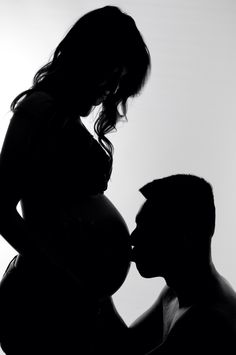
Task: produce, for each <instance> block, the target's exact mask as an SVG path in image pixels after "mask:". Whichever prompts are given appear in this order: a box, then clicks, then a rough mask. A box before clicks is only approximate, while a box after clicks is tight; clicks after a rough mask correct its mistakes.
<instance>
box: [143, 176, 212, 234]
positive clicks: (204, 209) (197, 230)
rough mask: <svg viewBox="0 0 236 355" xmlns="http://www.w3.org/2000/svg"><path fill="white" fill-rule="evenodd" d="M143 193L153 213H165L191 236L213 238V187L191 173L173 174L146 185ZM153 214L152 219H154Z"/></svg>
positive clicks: (167, 217) (171, 221) (174, 224)
mask: <svg viewBox="0 0 236 355" xmlns="http://www.w3.org/2000/svg"><path fill="white" fill-rule="evenodd" d="M140 192H141V193H142V194H143V196H144V197H145V198H146V199H147V202H148V203H151V205H152V207H153V208H152V210H153V213H154V215H155V212H156V213H158V212H160V211H161V212H162V211H163V214H162V216H163V215H164V216H166V219H168V223H169V224H172V225H173V228H178V227H180V228H183V227H184V228H187V230H188V231H189V232H191V234H196V235H199V234H200V235H203V236H205V237H206V236H208V237H209V238H210V237H212V235H213V234H214V230H215V204H214V196H213V190H212V187H211V185H210V184H209V183H208V182H207V181H206V180H204V179H203V178H201V177H198V176H195V175H191V174H177V175H170V176H167V177H164V178H161V179H156V180H153V181H152V182H150V183H148V184H146V185H144V186H143V187H142V188H141V189H140ZM154 215H152V217H155V216H154Z"/></svg>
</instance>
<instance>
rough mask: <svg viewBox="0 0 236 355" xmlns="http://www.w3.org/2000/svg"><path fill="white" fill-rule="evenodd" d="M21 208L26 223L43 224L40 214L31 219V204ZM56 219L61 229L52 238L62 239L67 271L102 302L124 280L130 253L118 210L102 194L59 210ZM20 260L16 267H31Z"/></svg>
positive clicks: (23, 260) (125, 229)
mask: <svg viewBox="0 0 236 355" xmlns="http://www.w3.org/2000/svg"><path fill="white" fill-rule="evenodd" d="M22 205H23V206H22V207H23V214H24V218H25V220H31V221H32V220H33V221H35V222H34V223H35V225H36V226H39V225H40V224H41V226H42V225H43V222H42V220H41V221H37V216H38V215H40V216H42V214H40V213H38V211H37V213H35V215H36V216H33V215H32V211H33V209H32V208H30V206H31V205H32V204H31V203H30V201H25V203H24V204H22ZM59 219H60V223H57V222H56V221H57V220H58V218H56V219H55V217H54V218H53V225H56V224H58V225H59V226H60V227H59V228H60V229H61V230H60V231H58V227H56V228H55V230H57V232H56V233H55V238H57V233H60V234H61V235H62V240H63V243H62V244H63V245H62V248H63V256H64V260H65V262H66V263H67V265H68V266H69V268H70V269H72V270H73V273H74V274H76V276H77V277H78V279H79V280H80V281H81V282H82V284H83V285H85V287H86V289H88V290H89V291H90V293H91V294H92V295H94V296H96V297H99V298H101V297H103V296H108V295H112V294H114V293H115V292H116V291H117V290H118V289H119V288H120V286H121V285H122V283H123V282H124V280H125V278H126V276H127V273H128V270H129V267H130V252H131V246H130V243H129V231H128V228H127V225H126V223H125V221H124V219H123V217H122V216H121V214H120V213H119V211H118V210H117V208H116V207H115V206H114V205H113V203H112V202H111V201H110V200H109V199H108V198H107V197H106V196H105V195H104V194H98V195H94V196H90V197H86V198H85V199H83V200H82V201H80V202H79V203H77V204H73V205H69V206H64V205H63V206H60V216H59ZM45 223H46V224H47V223H48V222H45ZM44 228H46V225H45V226H43V227H42V230H45V229H44ZM52 228H54V227H52ZM55 247H57V243H56V239H55ZM20 259H21V260H20V261H21V262H20V263H18V265H19V267H20V265H23V264H24V265H25V266H26V267H27V265H28V263H30V259H29V258H28V260H26V258H25V257H20ZM31 260H32V259H31ZM37 263H38V260H37ZM34 264H35V263H34ZM39 264H40V263H39ZM22 267H23V266H22ZM38 269H39V270H40V265H39V267H38ZM42 269H43V268H42Z"/></svg>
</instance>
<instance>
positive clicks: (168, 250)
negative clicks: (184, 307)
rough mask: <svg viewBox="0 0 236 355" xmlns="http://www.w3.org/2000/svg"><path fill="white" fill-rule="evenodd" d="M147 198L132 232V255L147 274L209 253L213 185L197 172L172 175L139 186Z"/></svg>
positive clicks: (159, 274)
mask: <svg viewBox="0 0 236 355" xmlns="http://www.w3.org/2000/svg"><path fill="white" fill-rule="evenodd" d="M140 191H141V193H142V194H143V195H144V197H145V198H146V201H145V202H144V204H143V206H142V207H141V209H140V211H139V213H138V214H137V216H136V223H137V226H136V228H135V230H134V231H133V233H132V244H133V245H134V249H133V259H134V261H135V262H136V265H137V268H138V270H139V272H140V274H141V275H142V276H144V277H154V276H165V273H168V272H169V270H173V268H176V269H179V268H180V267H181V266H184V267H185V266H186V265H187V263H188V264H189V263H191V262H196V260H198V262H199V263H200V262H202V260H203V259H204V258H207V257H209V252H210V243H211V237H212V235H213V234H214V228H215V205H214V197H213V192H212V188H211V185H210V184H209V183H208V182H207V181H205V180H204V179H203V178H200V177H197V176H194V175H183V174H178V175H171V176H168V177H165V178H162V179H157V180H154V181H152V182H150V183H148V184H147V185H145V186H143V187H142V188H141V189H140Z"/></svg>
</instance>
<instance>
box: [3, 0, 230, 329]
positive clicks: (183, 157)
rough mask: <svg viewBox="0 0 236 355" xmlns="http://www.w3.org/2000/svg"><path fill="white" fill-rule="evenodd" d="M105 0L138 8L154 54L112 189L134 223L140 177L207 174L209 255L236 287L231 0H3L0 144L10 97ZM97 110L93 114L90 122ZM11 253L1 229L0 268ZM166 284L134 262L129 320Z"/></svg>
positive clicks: (115, 138) (118, 150)
mask: <svg viewBox="0 0 236 355" xmlns="http://www.w3.org/2000/svg"><path fill="white" fill-rule="evenodd" d="M107 4H114V5H117V6H120V7H121V8H122V9H123V10H125V11H127V12H128V13H129V14H130V15H132V16H133V17H134V19H135V21H136V24H137V26H138V28H139V29H140V31H141V32H142V34H143V36H144V39H145V41H146V43H147V45H148V47H149V49H150V52H151V56H152V73H151V77H150V79H149V81H148V83H147V85H146V87H145V89H144V90H143V92H142V94H141V95H140V96H139V97H137V98H136V99H134V100H130V101H129V110H128V123H121V124H119V128H118V131H117V132H116V133H113V134H111V135H110V139H111V140H112V142H113V144H114V146H115V156H114V161H115V162H114V170H113V175H112V179H111V182H110V184H109V188H108V191H107V196H108V197H109V198H110V199H111V200H112V201H113V203H114V204H115V205H116V206H117V208H118V209H119V210H120V212H121V213H122V215H123V216H124V218H125V220H126V221H127V224H128V227H129V229H130V231H131V230H132V229H133V228H134V226H135V222H134V218H135V215H136V213H137V211H138V209H139V207H140V206H141V204H142V202H143V198H142V196H141V195H140V193H139V192H138V189H139V188H140V187H141V186H142V185H143V184H145V183H146V182H148V181H150V180H152V179H155V178H158V177H163V176H166V175H169V174H173V173H193V174H197V175H200V176H203V177H204V178H206V179H207V180H208V181H210V182H211V184H212V185H213V188H214V193H215V202H216V207H217V225H216V232H215V237H214V241H213V258H214V261H215V264H216V267H217V269H218V270H219V272H220V273H222V274H223V275H224V276H225V277H226V278H227V279H228V280H229V281H230V282H231V284H232V285H233V286H234V287H235V288H236V258H235V253H236V186H235V181H236V139H235V137H236V100H235V94H236V65H235V63H236V41H235V39H236V2H235V1H234V0H231V1H230V0H117V1H109V2H106V1H99V0H94V1H88V0H86V1H78V0H77V1H76V0H60V1H57V0H0V43H1V56H0V98H1V101H0V125H1V127H0V128H1V129H0V140H1V141H0V144H1V143H2V141H3V138H4V134H5V131H6V128H7V125H8V122H9V118H10V116H11V115H10V114H9V112H8V111H9V105H10V102H11V100H12V99H13V98H14V96H16V95H17V94H18V93H19V92H20V91H22V90H24V89H26V88H28V87H29V86H30V85H31V80H32V77H33V75H34V73H35V72H36V70H37V69H38V68H39V67H40V66H41V65H43V64H44V63H45V62H46V61H47V60H48V58H49V56H50V54H51V53H52V50H53V49H54V48H55V47H56V45H57V44H58V42H59V41H60V40H61V39H62V37H63V36H64V34H65V33H66V31H67V30H68V28H69V27H70V26H71V25H72V24H73V23H74V22H75V21H76V20H77V18H78V17H80V16H81V15H83V14H84V13H85V12H87V11H89V10H91V9H94V8H96V7H100V6H104V5H107ZM96 55H98V54H96V53H94V57H95V60H96ZM137 60H138V58H137ZM93 119H94V117H93V115H92V116H91V117H89V118H88V119H87V121H88V124H89V125H91V124H92V121H93ZM19 173H20V172H19ZM16 178H17V177H16ZM13 255H15V251H14V249H12V248H11V247H10V246H9V245H8V244H7V243H6V242H5V241H4V239H3V238H2V237H0V275H2V273H3V271H4V269H5V268H6V266H7V264H8V262H9V261H10V259H11V257H12V256H13ZM163 285H164V281H163V280H162V279H150V280H144V279H142V278H141V277H140V276H139V275H138V273H137V271H136V269H135V266H134V265H132V267H131V270H130V273H129V276H128V278H127V280H126V281H125V283H124V285H123V286H122V287H121V289H120V290H119V291H118V292H117V293H116V294H115V295H114V300H115V303H116V305H117V307H118V309H119V311H120V313H121V315H122V316H123V318H124V320H125V321H126V322H127V324H130V323H131V322H132V321H133V320H134V319H135V318H136V317H137V316H138V315H139V314H140V313H142V312H143V311H144V310H145V309H146V308H147V307H148V306H149V305H150V304H151V303H152V302H153V301H154V299H155V298H156V297H157V295H158V294H159V292H160V289H161V288H162V286H163Z"/></svg>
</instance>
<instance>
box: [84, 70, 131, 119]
mask: <svg viewBox="0 0 236 355" xmlns="http://www.w3.org/2000/svg"><path fill="white" fill-rule="evenodd" d="M126 72H127V70H126V69H122V70H121V69H120V68H115V69H113V70H111V71H109V72H107V73H105V74H104V75H103V77H102V78H101V79H100V80H99V82H98V83H97V84H96V83H91V84H90V85H88V83H86V87H85V90H84V95H83V96H84V98H83V102H81V104H82V105H81V109H82V110H81V113H80V115H81V116H82V117H85V116H88V115H89V114H90V112H91V111H92V109H93V107H95V106H99V105H100V104H101V103H102V102H104V100H106V98H107V97H108V96H109V95H113V94H115V93H116V91H117V90H118V88H119V84H120V80H121V78H122V77H123V76H124V75H125V74H126ZM85 93H87V94H86V96H85Z"/></svg>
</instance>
